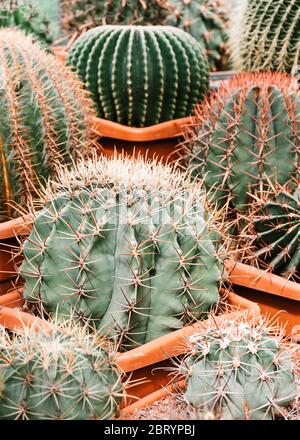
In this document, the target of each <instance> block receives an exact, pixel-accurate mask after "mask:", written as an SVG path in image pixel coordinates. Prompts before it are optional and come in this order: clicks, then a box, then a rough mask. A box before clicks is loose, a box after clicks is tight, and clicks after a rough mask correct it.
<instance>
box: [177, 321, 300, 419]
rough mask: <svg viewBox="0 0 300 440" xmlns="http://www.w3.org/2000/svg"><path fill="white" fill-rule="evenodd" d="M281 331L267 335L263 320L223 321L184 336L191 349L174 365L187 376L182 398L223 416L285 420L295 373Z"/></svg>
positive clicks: (291, 353) (293, 393) (294, 388)
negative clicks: (251, 321) (178, 364)
mask: <svg viewBox="0 0 300 440" xmlns="http://www.w3.org/2000/svg"><path fill="white" fill-rule="evenodd" d="M282 334H283V332H277V333H276V332H275V334H272V333H271V334H270V333H269V329H268V328H267V327H265V324H260V323H259V324H257V325H256V326H254V325H253V324H251V323H249V322H247V321H246V320H244V322H243V321H241V320H237V321H226V320H223V321H221V323H218V325H217V326H213V327H211V328H208V329H207V330H204V331H202V332H199V333H196V334H195V335H193V336H192V337H190V343H191V353H190V354H189V355H188V356H187V357H186V358H185V359H184V360H183V361H182V363H181V364H180V366H179V373H180V374H181V375H182V374H183V375H184V376H186V377H187V388H186V391H185V393H184V399H185V401H187V402H188V403H189V404H190V405H191V406H192V407H194V408H196V409H197V410H198V411H199V412H201V413H204V414H206V415H208V414H211V415H212V416H213V417H212V418H218V419H223V420H224V419H225V420H250V419H252V420H272V419H275V418H278V417H284V418H285V417H286V415H285V414H286V413H285V410H286V409H287V408H288V407H289V405H290V404H291V403H292V402H293V401H294V400H295V398H296V396H297V384H296V378H297V376H296V372H295V361H294V358H293V356H294V354H295V353H294V352H295V350H294V349H292V347H288V346H285V344H284V340H283V336H282ZM298 351H299V349H298Z"/></svg>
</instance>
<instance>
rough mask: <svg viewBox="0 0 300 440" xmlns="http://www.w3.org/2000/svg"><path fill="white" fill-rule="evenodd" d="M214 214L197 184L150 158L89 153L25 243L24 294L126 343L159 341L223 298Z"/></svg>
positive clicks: (53, 188)
mask: <svg viewBox="0 0 300 440" xmlns="http://www.w3.org/2000/svg"><path fill="white" fill-rule="evenodd" d="M212 222H213V219H212V218H211V215H210V216H209V215H208V214H206V212H205V207H204V196H203V194H202V191H201V190H200V188H199V186H198V185H196V184H192V183H191V182H190V181H189V180H188V179H187V177H185V176H184V175H181V174H180V173H179V171H176V170H174V169H173V168H172V167H170V166H168V167H167V166H163V165H162V164H161V163H156V162H149V163H148V162H146V161H144V160H142V159H138V158H137V159H135V160H129V159H126V158H119V159H111V160H109V159H106V158H100V159H96V158H94V159H90V160H89V161H87V162H82V163H80V164H78V166H77V167H76V168H75V169H74V170H73V171H70V172H68V173H64V172H62V173H61V176H60V179H59V180H58V181H57V183H54V184H53V185H50V187H49V188H48V190H47V193H46V204H45V207H44V209H43V210H41V211H40V212H38V213H37V215H36V219H35V222H34V225H33V230H32V233H31V235H30V237H29V239H28V240H27V241H26V242H25V244H24V247H23V249H24V262H23V264H22V266H21V270H20V272H21V276H22V277H23V279H24V280H25V287H24V297H25V298H26V300H27V301H29V302H30V303H35V304H37V305H40V306H42V307H43V308H44V309H45V310H46V311H47V312H49V313H50V314H51V313H53V312H56V311H58V313H59V316H60V317H64V316H68V315H69V314H70V313H71V312H72V314H73V313H74V316H75V317H78V318H79V319H82V320H85V319H87V318H88V319H90V320H91V322H93V323H94V325H95V326H96V327H97V328H98V329H100V330H101V331H102V332H103V333H104V334H105V335H108V336H109V337H111V338H114V339H115V340H116V341H117V342H118V346H119V348H120V349H123V350H124V349H129V348H133V347H135V346H138V345H140V344H143V343H146V342H148V341H151V340H153V339H155V338H158V337H160V336H162V335H164V334H167V333H169V332H171V331H173V330H175V329H179V328H181V327H183V326H184V325H185V324H187V323H189V322H190V321H192V320H194V319H201V318H205V317H206V315H207V312H208V311H209V310H210V309H211V307H212V306H214V305H216V304H217V303H218V300H219V292H218V291H219V284H220V281H221V265H220V263H219V257H218V255H219V251H218V253H217V251H216V250H215V249H214V241H215V240H217V237H216V235H215V230H216V229H215V227H214V226H213V224H212Z"/></svg>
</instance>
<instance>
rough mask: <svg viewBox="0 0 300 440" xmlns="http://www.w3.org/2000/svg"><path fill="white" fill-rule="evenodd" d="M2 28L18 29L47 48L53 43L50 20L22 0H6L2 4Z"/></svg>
mask: <svg viewBox="0 0 300 440" xmlns="http://www.w3.org/2000/svg"><path fill="white" fill-rule="evenodd" d="M0 28H18V29H20V30H22V31H24V32H25V33H26V34H33V35H35V36H36V37H37V38H38V39H39V41H40V42H41V43H42V44H44V45H45V46H48V45H49V44H51V43H52V42H53V36H52V34H51V31H50V27H49V22H48V20H47V19H46V18H45V17H43V16H42V15H41V14H40V12H39V11H38V10H37V9H36V8H35V7H34V6H32V5H31V4H24V3H23V2H21V1H20V0H4V3H3V4H1V6H0Z"/></svg>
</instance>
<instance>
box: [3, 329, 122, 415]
mask: <svg viewBox="0 0 300 440" xmlns="http://www.w3.org/2000/svg"><path fill="white" fill-rule="evenodd" d="M0 375H1V376H0V377H2V380H3V389H2V392H1V394H0V418H1V420H7V419H11V420H12V419H14V420H47V419H48V420H65V419H66V420H70V419H72V420H85V419H110V418H111V417H113V416H114V415H115V414H116V412H117V410H118V406H119V403H120V401H121V398H122V395H123V387H122V383H121V373H120V372H119V370H118V368H117V367H116V366H115V363H114V359H113V355H112V353H111V351H110V349H109V348H107V347H105V343H104V342H102V341H101V340H100V339H99V335H98V336H97V335H91V334H89V333H88V332H87V329H86V328H82V327H77V326H74V325H70V324H67V325H65V326H64V327H63V328H62V327H61V326H60V327H58V326H57V324H53V331H52V332H51V333H47V332H46V331H42V330H41V331H39V332H38V333H37V332H36V331H35V330H33V329H24V333H22V334H14V335H13V336H12V337H11V336H8V335H7V333H5V331H3V329H2V331H0Z"/></svg>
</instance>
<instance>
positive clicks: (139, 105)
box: [68, 26, 209, 127]
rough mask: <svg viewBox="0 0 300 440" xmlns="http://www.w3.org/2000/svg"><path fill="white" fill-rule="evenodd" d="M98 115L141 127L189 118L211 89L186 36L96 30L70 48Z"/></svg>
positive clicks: (170, 31)
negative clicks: (95, 105)
mask: <svg viewBox="0 0 300 440" xmlns="http://www.w3.org/2000/svg"><path fill="white" fill-rule="evenodd" d="M68 63H69V65H71V66H73V68H74V70H75V71H76V72H77V73H78V75H79V76H80V77H81V78H82V79H83V81H84V83H85V85H86V87H87V89H88V90H89V91H90V92H91V94H92V97H93V99H94V101H95V102H96V104H97V108H98V114H99V116H100V117H102V118H105V119H109V120H112V121H115V122H119V123H121V124H125V125H129V126H135V127H144V126H148V125H152V124H157V123H159V122H164V121H168V120H170V119H176V118H180V117H185V116H189V115H190V114H191V113H192V112H193V108H194V105H195V104H196V103H197V102H199V101H201V100H202V98H203V95H204V93H205V92H206V90H207V89H208V86H209V70H208V64H207V59H206V57H205V55H204V54H203V51H202V49H201V46H200V44H199V43H197V41H195V40H194V39H193V38H192V37H191V36H190V35H188V34H187V33H185V32H183V31H181V30H179V29H175V28H172V27H167V26H165V27H161V26H153V27H152V26H145V27H143V26H100V27H98V28H95V29H91V30H90V31H88V32H86V33H85V34H83V35H82V36H81V37H80V38H79V39H78V40H77V41H75V43H74V44H73V46H72V47H71V50H70V52H69V57H68Z"/></svg>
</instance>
